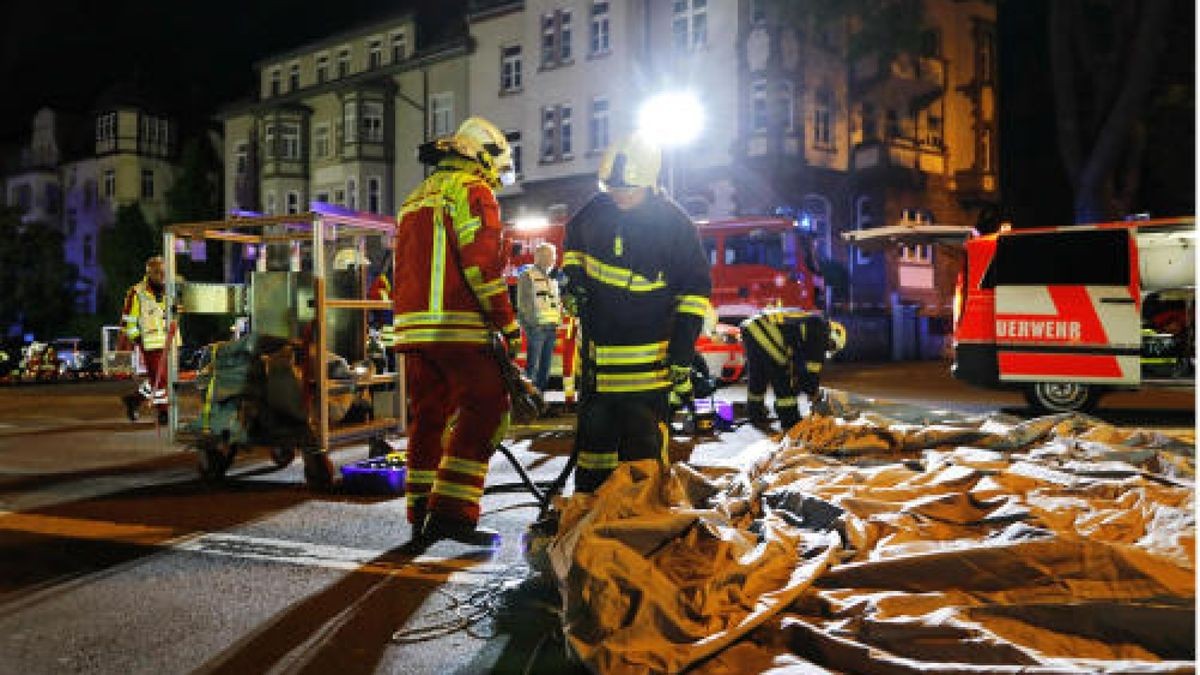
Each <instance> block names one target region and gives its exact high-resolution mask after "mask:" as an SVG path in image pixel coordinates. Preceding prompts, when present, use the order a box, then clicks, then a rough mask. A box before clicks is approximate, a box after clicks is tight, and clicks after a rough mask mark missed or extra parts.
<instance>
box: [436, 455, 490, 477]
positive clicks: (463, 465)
mask: <svg viewBox="0 0 1200 675" xmlns="http://www.w3.org/2000/svg"><path fill="white" fill-rule="evenodd" d="M438 469H439V470H446V471H453V472H455V473H461V474H465V475H468V476H477V477H479V478H483V477H484V476H486V475H487V470H488V465H487V462H476V461H473V460H469V459H463V458H461V457H451V456H450V455H446V456H444V457H442V461H441V463H439V464H438Z"/></svg>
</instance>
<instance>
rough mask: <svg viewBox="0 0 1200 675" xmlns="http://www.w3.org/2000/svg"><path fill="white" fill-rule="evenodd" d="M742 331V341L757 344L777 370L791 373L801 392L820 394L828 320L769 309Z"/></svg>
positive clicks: (812, 313) (795, 311)
mask: <svg viewBox="0 0 1200 675" xmlns="http://www.w3.org/2000/svg"><path fill="white" fill-rule="evenodd" d="M741 329H742V340H743V341H746V340H753V341H754V342H755V344H757V345H758V346H759V347H760V348H761V349H762V350H763V352H764V353H765V354H766V355H767V356H768V357H769V358H770V359H771V361H772V362H773V363H774V365H775V367H777V368H788V369H791V372H792V373H793V375H794V378H793V379H794V381H795V383H796V388H797V389H798V390H799V391H802V392H804V393H806V394H809V395H814V394H816V392H817V388H818V386H819V385H820V379H821V370H822V369H823V367H824V365H825V353H826V351H827V350H828V349H829V322H828V321H826V320H825V317H823V316H821V315H820V314H817V313H814V312H806V311H803V310H787V309H768V310H765V311H763V312H762V313H761V314H758V315H756V316H752V317H750V318H749V319H746V320H745V321H743V322H742V324H741ZM776 394H777V395H778V392H776Z"/></svg>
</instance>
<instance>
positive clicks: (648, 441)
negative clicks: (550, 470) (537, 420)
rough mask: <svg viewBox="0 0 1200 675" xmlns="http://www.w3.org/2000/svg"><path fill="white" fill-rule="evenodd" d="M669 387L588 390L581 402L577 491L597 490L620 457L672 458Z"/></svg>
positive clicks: (625, 459)
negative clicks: (669, 448) (635, 389)
mask: <svg viewBox="0 0 1200 675" xmlns="http://www.w3.org/2000/svg"><path fill="white" fill-rule="evenodd" d="M668 410H669V409H668V406H667V391H666V390H660V391H647V392H633V393H620V394H615V393H602V394H597V393H593V392H588V394H587V395H586V396H585V397H584V398H583V400H582V402H581V403H580V404H579V422H578V426H577V427H576V430H575V434H576V444H577V447H578V450H579V457H578V463H577V464H576V468H575V491H576V492H595V491H596V489H597V488H599V487H600V485H601V484H602V483H603V482H604V481H605V480H606V479H607V478H608V476H609V475H610V474H611V473H612V472H613V470H614V469H616V468H617V464H618V463H619V462H630V461H635V460H639V459H657V460H659V461H660V462H662V463H663V464H664V465H666V464H667V462H668V457H667V440H668V438H669V434H668V431H667V413H668Z"/></svg>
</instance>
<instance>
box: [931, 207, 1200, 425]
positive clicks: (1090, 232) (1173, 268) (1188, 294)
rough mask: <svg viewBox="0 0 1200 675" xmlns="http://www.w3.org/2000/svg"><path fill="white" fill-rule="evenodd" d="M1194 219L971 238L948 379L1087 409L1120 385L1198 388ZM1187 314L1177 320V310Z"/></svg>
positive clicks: (1037, 403)
mask: <svg viewBox="0 0 1200 675" xmlns="http://www.w3.org/2000/svg"><path fill="white" fill-rule="evenodd" d="M1195 238H1196V234H1195V223H1194V221H1193V220H1192V219H1170V220H1153V221H1150V220H1147V221H1128V222H1116V223H1104V224H1099V225H1083V226H1069V227H1056V228H1039V229H1027V230H1010V229H1005V230H1002V231H1001V232H999V233H997V234H991V235H986V236H980V237H975V238H972V239H969V240H968V241H967V242H966V262H965V268H964V270H963V272H962V274H961V275H960V277H959V283H958V288H957V289H956V293H955V304H954V338H955V339H954V352H955V356H954V366H953V369H954V370H953V372H954V375H955V377H957V378H959V379H962V380H965V381H967V382H970V383H971V384H975V385H979V386H986V387H1013V388H1020V389H1022V390H1023V391H1024V393H1025V395H1026V398H1027V399H1028V400H1029V403H1030V404H1031V405H1032V406H1034V407H1035V408H1037V409H1040V410H1047V411H1070V410H1084V409H1088V408H1091V407H1093V406H1095V404H1096V402H1097V399H1098V398H1099V396H1100V395H1101V394H1102V393H1103V392H1104V391H1107V390H1110V389H1116V388H1124V389H1129V388H1137V387H1139V386H1141V385H1143V384H1151V383H1153V384H1158V385H1183V386H1194V368H1193V363H1192V355H1193V352H1194V351H1195V346H1194V339H1195V338H1194V324H1195V319H1194V317H1195V296H1194V287H1195V261H1194V255H1195V251H1194V249H1195ZM1181 317H1182V318H1181Z"/></svg>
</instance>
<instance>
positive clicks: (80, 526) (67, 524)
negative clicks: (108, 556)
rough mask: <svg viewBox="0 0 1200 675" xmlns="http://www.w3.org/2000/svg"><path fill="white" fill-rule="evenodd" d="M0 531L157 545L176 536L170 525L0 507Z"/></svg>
mask: <svg viewBox="0 0 1200 675" xmlns="http://www.w3.org/2000/svg"><path fill="white" fill-rule="evenodd" d="M0 531H8V532H24V533H27V534H40V535H47V536H52V537H70V538H72V539H91V540H103V541H109V542H114V543H121V544H137V545H141V546H157V545H161V544H162V543H163V542H164V541H166V540H169V539H171V538H173V537H174V536H176V534H177V532H176V531H175V530H173V529H171V528H169V527H156V526H152V525H139V524H130V523H116V522H112V521H107V520H92V519H89V518H68V517H64V516H48V515H43V514H37V513H17V512H13V511H0Z"/></svg>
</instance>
